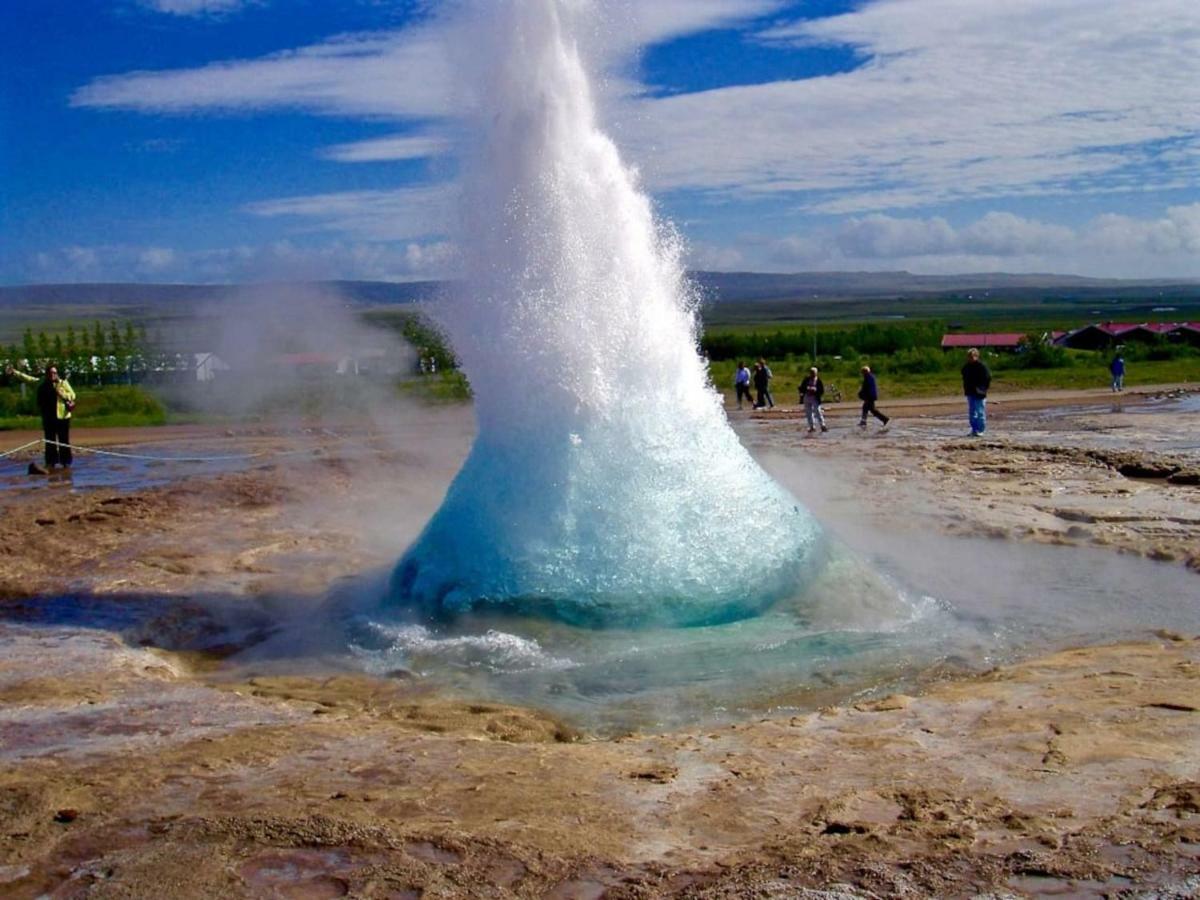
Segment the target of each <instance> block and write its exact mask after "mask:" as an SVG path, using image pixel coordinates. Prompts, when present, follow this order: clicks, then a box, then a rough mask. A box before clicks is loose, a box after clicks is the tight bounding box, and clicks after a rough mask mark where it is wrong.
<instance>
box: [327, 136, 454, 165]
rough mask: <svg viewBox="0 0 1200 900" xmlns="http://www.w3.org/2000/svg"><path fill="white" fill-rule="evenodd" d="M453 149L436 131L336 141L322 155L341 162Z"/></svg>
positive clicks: (435, 153)
mask: <svg viewBox="0 0 1200 900" xmlns="http://www.w3.org/2000/svg"><path fill="white" fill-rule="evenodd" d="M449 149H450V141H449V140H447V139H446V138H443V137H437V136H435V135H428V134H426V135H393V136H391V137H382V138H371V139H370V140H366V141H354V142H351V143H347V144H335V145H334V146H332V147H326V148H325V149H324V150H322V151H321V156H323V157H325V158H326V159H334V160H337V161H338V162H384V161H388V160H399V159H425V158H428V157H431V156H441V155H442V154H444V153H446V152H448V151H449Z"/></svg>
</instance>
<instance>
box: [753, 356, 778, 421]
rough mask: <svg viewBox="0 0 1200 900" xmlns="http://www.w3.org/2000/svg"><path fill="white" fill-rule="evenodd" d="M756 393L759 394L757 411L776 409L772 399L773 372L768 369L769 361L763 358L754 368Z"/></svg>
mask: <svg viewBox="0 0 1200 900" xmlns="http://www.w3.org/2000/svg"><path fill="white" fill-rule="evenodd" d="M754 391H755V393H756V394H758V399H757V401H756V402H755V404H754V408H755V409H762V408H763V407H764V406H769V407H770V408H771V409H774V408H775V400H774V399H773V398H772V397H771V370H770V369H769V368H768V367H767V361H766V360H765V359H763V358H762V357H761V356H760V357H759V358H758V362H757V363H756V364H755V366H754Z"/></svg>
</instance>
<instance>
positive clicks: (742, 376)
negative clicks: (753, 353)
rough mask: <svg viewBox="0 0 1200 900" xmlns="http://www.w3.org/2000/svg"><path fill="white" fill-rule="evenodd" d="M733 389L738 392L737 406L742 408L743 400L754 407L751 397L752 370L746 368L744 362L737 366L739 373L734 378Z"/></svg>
mask: <svg viewBox="0 0 1200 900" xmlns="http://www.w3.org/2000/svg"><path fill="white" fill-rule="evenodd" d="M733 389H734V390H735V391H737V406H738V409H741V408H742V398H743V397H744V398H745V399H746V402H747V403H749V404H750V405H751V406H753V405H754V400H753V399H752V398H751V396H750V370H749V369H748V368H746V364H745V363H744V362H739V363H738V364H737V372H736V374H734V376H733Z"/></svg>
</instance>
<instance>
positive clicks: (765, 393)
mask: <svg viewBox="0 0 1200 900" xmlns="http://www.w3.org/2000/svg"><path fill="white" fill-rule="evenodd" d="M1118 362H1120V363H1121V377H1124V374H1125V364H1124V361H1123V360H1121V358H1120V357H1117V359H1115V360H1113V368H1112V374H1113V390H1114V391H1115V390H1119V388H1118V387H1117V384H1118V382H1117V378H1118V376H1117V369H1116V365H1117V363H1118ZM859 372H860V374H861V375H862V384H861V385H860V387H859V389H858V399H859V400H861V401H862V414H861V415H860V416H859V420H858V427H859V428H866V427H867V417H868V416H874V417H875V418H876V419H877V420H878V421H879V425H880V429H881V430H882V429H884V428H887V427H888V423H889V422H890V421H891V417H890V416H888V415H886V414H885V413H883V412H882V411H880V410H879V409H878V408H877V407H876V406H875V404H876V403H877V402H879V381H878V380H877V379H876V377H875V373H874V372H872V371H871V367H870V366H863V367H862V368H861V369H860V370H859ZM770 382H771V369H770V367H769V366H768V365H767V362H766V360H765V359H763V358H762V357H760V358H759V360H758V362H757V363H755V364H754V371H753V372H751V371H750V369H748V368H747V367H746V364H745V363H743V362H739V363H738V364H737V372H736V374H735V375H734V377H733V386H734V389H735V391H736V392H737V407H738V409H741V408H742V401H743V400H746V401H747V402H749V401H750V385H751V384H753V385H754V388H755V391H756V393H757V397H756V399H755V400H754V409H764V408H768V409H774V407H775V401H774V400H773V399H772V397H771V390H770ZM991 384H992V373H991V371H990V370H989V369H988V367H987V365H986V364H985V363H984V362H983V360H981V359H980V358H979V351H978V350H976V349H974V348H972V349H970V350H968V351H967V362H966V365H964V366H963V367H962V385H963V394H965V395H966V398H967V421H968V422H969V423H970V426H971V437H979V436H980V435H981V434H983V432H984V431H985V430H986V429H987V392H988V388H989V387H991ZM824 402H825V382H823V381H822V380H821V372H820V370H819V369H818V368H817V367H816V366H813V367H812V368H811V369H809V370H808V374H807V375H805V376H804V379H803V380H802V381H801V382H800V404H801V406H803V407H804V419H805V421H806V422H807V423H808V431H809V433H810V434H812V433H814V432H815V431H816V430H817V429H818V428H820V429H821V431H828V430H829V426H828V425H827V424H826V423H825V411H824V410H823V409H822V408H821V406H822V404H823V403H824Z"/></svg>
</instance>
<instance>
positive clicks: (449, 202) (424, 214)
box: [245, 185, 458, 241]
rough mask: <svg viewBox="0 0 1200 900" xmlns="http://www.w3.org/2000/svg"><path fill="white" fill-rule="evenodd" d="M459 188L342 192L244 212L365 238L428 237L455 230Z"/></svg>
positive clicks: (253, 207) (263, 204)
mask: <svg viewBox="0 0 1200 900" xmlns="http://www.w3.org/2000/svg"><path fill="white" fill-rule="evenodd" d="M457 198H458V192H457V190H456V188H455V187H454V186H452V185H433V186H426V187H411V188H399V189H396V190H391V191H342V192H337V193H330V194H311V195H306V196H298V197H283V198H280V199H277V200H264V201H260V202H257V203H251V204H249V205H247V206H246V207H245V211H246V212H248V213H251V214H253V215H256V216H262V217H268V218H290V219H293V220H295V221H296V228H297V230H298V231H299V232H316V231H327V232H337V233H339V234H344V235H347V236H349V237H351V238H353V239H355V240H363V241H400V240H408V239H410V238H428V237H431V236H436V235H444V234H447V233H448V232H450V231H453V230H454V223H455V220H454V216H455V212H456V210H457Z"/></svg>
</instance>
